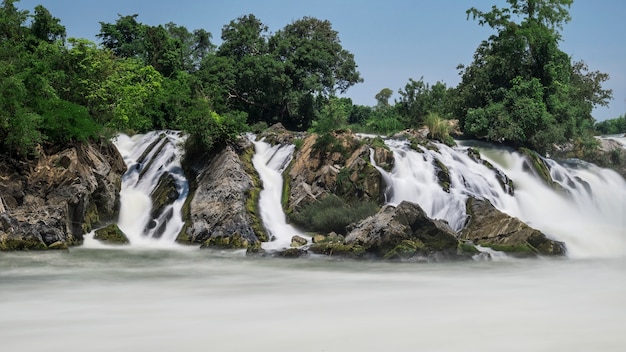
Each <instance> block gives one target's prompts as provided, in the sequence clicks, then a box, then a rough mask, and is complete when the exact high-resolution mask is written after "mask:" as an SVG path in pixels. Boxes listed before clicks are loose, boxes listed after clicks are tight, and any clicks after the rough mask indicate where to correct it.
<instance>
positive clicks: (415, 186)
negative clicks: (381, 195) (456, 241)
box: [378, 140, 514, 231]
mask: <svg viewBox="0 0 626 352" xmlns="http://www.w3.org/2000/svg"><path fill="white" fill-rule="evenodd" d="M385 143H386V144H387V146H389V148H390V149H391V150H392V152H393V154H394V158H395V164H394V165H395V166H394V168H393V170H392V171H391V172H387V171H385V170H384V169H382V168H378V170H379V171H380V172H381V174H382V175H383V178H384V179H385V182H386V183H387V186H388V188H387V200H388V202H389V203H390V204H392V205H397V204H399V203H400V202H402V201H410V202H413V203H417V204H419V205H420V206H421V207H422V208H423V209H424V211H425V212H426V214H427V215H428V216H429V217H431V218H434V219H440V220H445V221H446V222H447V223H448V224H449V225H450V227H451V228H452V229H454V230H455V231H459V230H461V229H462V228H463V226H464V225H465V221H466V212H465V203H466V201H467V198H468V197H470V196H472V197H476V198H480V199H488V200H489V201H491V203H492V204H493V205H494V206H496V207H498V208H509V207H511V206H513V203H514V202H513V200H512V198H511V196H510V195H509V194H508V192H507V189H506V188H503V187H502V185H501V182H500V181H499V180H498V174H497V172H496V171H495V170H492V169H489V168H488V167H487V166H485V165H483V164H479V163H477V162H475V161H474V160H472V159H471V158H470V157H469V156H468V155H467V154H465V153H461V152H458V151H455V150H453V149H452V148H450V147H448V146H446V145H443V144H437V145H436V146H437V147H438V151H437V150H431V149H428V148H425V147H420V149H421V152H417V151H415V150H413V149H411V148H410V147H409V145H408V142H406V141H397V140H387V141H386V142H385ZM444 168H445V170H444ZM442 173H443V174H447V175H449V180H447V176H442V177H441V178H440V177H438V174H440V175H441V174H442ZM442 178H446V179H445V180H442ZM442 183H445V184H442ZM444 188H445V189H447V190H445V189H444Z"/></svg>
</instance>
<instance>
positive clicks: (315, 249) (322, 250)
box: [309, 241, 365, 259]
mask: <svg viewBox="0 0 626 352" xmlns="http://www.w3.org/2000/svg"><path fill="white" fill-rule="evenodd" d="M309 251H311V252H312V253H315V254H323V255H327V256H329V257H346V258H354V259H358V258H363V257H364V256H365V248H364V247H363V246H360V245H354V244H345V243H343V242H334V241H324V242H318V243H313V244H312V245H311V246H310V247H309Z"/></svg>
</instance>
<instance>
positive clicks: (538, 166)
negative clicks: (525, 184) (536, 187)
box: [519, 148, 556, 188]
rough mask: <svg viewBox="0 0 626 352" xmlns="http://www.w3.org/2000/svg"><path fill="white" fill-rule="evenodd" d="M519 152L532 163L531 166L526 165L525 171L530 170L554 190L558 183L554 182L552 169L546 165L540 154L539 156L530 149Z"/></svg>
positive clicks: (522, 149) (521, 149)
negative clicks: (551, 173)
mask: <svg viewBox="0 0 626 352" xmlns="http://www.w3.org/2000/svg"><path fill="white" fill-rule="evenodd" d="M519 152H520V153H521V154H522V155H525V156H526V157H527V158H528V160H529V161H530V164H524V169H525V170H529V171H533V172H534V173H535V174H537V176H539V178H541V179H542V180H543V181H544V182H545V183H546V184H547V185H549V186H551V187H553V188H554V187H555V185H556V183H555V182H554V181H553V180H552V176H551V175H550V168H549V167H548V165H547V164H546V163H545V161H543V159H542V158H541V156H539V154H537V152H535V151H532V150H530V149H528V148H520V149H519Z"/></svg>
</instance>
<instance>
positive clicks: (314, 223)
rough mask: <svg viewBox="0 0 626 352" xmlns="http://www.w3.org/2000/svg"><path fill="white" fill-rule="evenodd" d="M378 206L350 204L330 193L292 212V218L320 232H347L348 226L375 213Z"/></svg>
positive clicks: (370, 203)
mask: <svg viewBox="0 0 626 352" xmlns="http://www.w3.org/2000/svg"><path fill="white" fill-rule="evenodd" d="M377 211H378V206H377V205H376V204H375V203H372V202H362V201H361V202H357V203H355V204H352V205H351V204H348V203H346V202H345V201H344V200H343V199H341V198H339V197H337V196H335V195H328V196H326V197H324V198H322V199H321V200H320V201H318V202H315V203H311V204H309V205H308V206H306V207H304V208H303V209H302V210H300V211H298V212H294V213H292V214H291V217H290V218H291V220H292V221H293V222H294V223H296V224H298V225H300V226H302V227H304V228H306V229H310V230H312V231H316V232H320V233H329V232H333V231H334V232H336V233H339V234H345V233H346V227H347V226H348V225H350V224H352V223H354V222H357V221H360V220H362V219H365V218H367V217H368V216H372V215H374V214H375V213H376V212H377Z"/></svg>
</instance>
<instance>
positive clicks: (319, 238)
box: [311, 233, 326, 243]
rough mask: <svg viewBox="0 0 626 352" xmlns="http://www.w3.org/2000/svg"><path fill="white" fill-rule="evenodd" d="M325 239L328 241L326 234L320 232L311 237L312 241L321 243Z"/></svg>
mask: <svg viewBox="0 0 626 352" xmlns="http://www.w3.org/2000/svg"><path fill="white" fill-rule="evenodd" d="M324 241H326V236H324V235H322V234H319V233H317V234H315V235H313V237H312V238H311V242H313V243H320V242H324Z"/></svg>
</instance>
